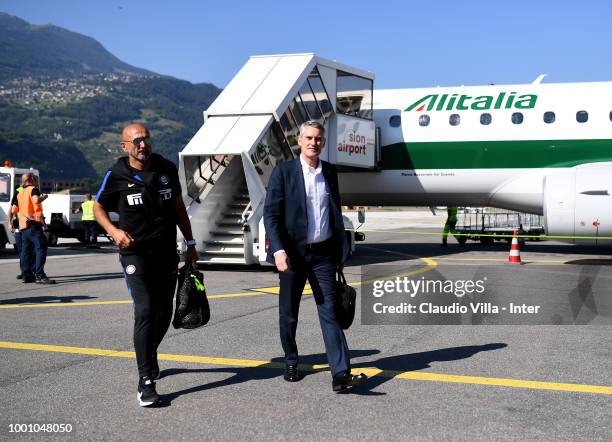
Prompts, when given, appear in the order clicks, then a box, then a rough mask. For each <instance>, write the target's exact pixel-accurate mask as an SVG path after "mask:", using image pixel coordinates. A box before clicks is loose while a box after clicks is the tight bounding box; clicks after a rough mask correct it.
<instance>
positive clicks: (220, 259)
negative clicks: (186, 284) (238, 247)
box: [198, 256, 246, 264]
mask: <svg viewBox="0 0 612 442" xmlns="http://www.w3.org/2000/svg"><path fill="white" fill-rule="evenodd" d="M198 264H246V260H245V259H244V258H230V257H228V256H203V257H201V259H198Z"/></svg>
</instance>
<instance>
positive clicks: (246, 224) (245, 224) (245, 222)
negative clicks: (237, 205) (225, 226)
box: [240, 200, 251, 230]
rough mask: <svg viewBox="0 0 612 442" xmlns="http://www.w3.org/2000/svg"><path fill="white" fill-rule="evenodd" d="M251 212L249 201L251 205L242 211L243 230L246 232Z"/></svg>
mask: <svg viewBox="0 0 612 442" xmlns="http://www.w3.org/2000/svg"><path fill="white" fill-rule="evenodd" d="M249 210H251V200H249V204H247V205H246V207H245V208H244V210H243V211H242V214H241V215H240V219H241V220H242V229H243V230H244V229H245V227H246V226H248V223H247V218H248V215H247V212H248V211H249Z"/></svg>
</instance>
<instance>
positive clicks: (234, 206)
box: [228, 203, 249, 210]
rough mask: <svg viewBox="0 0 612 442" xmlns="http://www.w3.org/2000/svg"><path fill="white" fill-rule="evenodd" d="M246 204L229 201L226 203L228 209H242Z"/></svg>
mask: <svg viewBox="0 0 612 442" xmlns="http://www.w3.org/2000/svg"><path fill="white" fill-rule="evenodd" d="M248 205H249V203H230V204H229V205H228V207H229V208H230V209H242V210H244V209H246V206H248Z"/></svg>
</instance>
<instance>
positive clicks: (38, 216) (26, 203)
mask: <svg viewBox="0 0 612 442" xmlns="http://www.w3.org/2000/svg"><path fill="white" fill-rule="evenodd" d="M33 189H34V186H28V187H24V189H23V190H22V191H21V192H19V194H18V195H17V204H18V205H19V213H18V215H19V230H23V229H27V228H28V221H33V222H37V223H41V224H44V222H45V217H44V216H43V208H42V204H36V203H34V201H32V190H33Z"/></svg>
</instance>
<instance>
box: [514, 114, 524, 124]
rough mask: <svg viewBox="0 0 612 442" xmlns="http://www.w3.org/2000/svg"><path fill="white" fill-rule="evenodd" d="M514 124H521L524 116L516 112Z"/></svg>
mask: <svg viewBox="0 0 612 442" xmlns="http://www.w3.org/2000/svg"><path fill="white" fill-rule="evenodd" d="M512 122H513V123H514V124H521V123H522V122H523V114H522V113H520V112H515V113H513V114H512Z"/></svg>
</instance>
